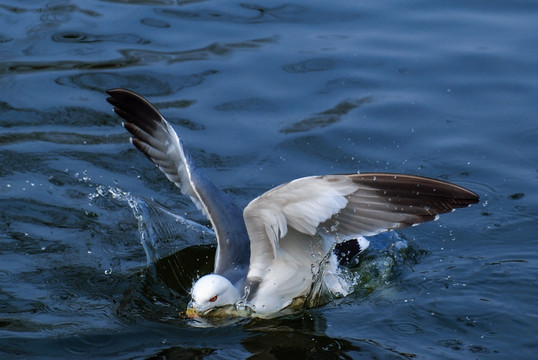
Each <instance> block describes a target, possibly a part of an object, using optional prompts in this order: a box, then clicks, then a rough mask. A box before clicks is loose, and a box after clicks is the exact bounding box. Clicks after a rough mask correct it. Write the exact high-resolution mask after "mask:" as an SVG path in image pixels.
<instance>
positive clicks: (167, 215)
mask: <svg viewBox="0 0 538 360" xmlns="http://www.w3.org/2000/svg"><path fill="white" fill-rule="evenodd" d="M99 197H103V198H107V199H112V200H114V201H119V202H123V203H127V204H128V205H129V207H130V208H131V210H132V212H133V215H134V217H135V218H136V219H137V221H138V231H139V233H140V242H141V244H142V246H143V247H144V250H145V252H146V257H147V262H148V264H150V263H155V262H156V261H158V260H160V259H163V258H165V257H167V256H170V255H172V254H174V253H176V252H178V251H180V250H182V249H184V248H186V247H189V246H193V245H209V244H213V243H215V234H214V232H213V231H211V230H210V229H208V228H206V227H205V226H203V225H200V224H198V223H196V222H194V221H191V220H188V219H185V218H184V217H182V216H179V215H176V214H174V213H172V212H170V211H168V210H167V209H165V208H164V207H163V206H161V205H159V204H158V203H156V202H154V201H152V200H148V199H144V198H140V197H136V196H134V195H131V194H130V193H129V192H125V191H123V190H122V189H120V188H119V187H117V186H116V187H105V186H102V185H100V186H98V187H97V188H96V191H95V193H92V194H90V195H89V199H90V201H91V202H93V201H95V200H96V199H97V198H99Z"/></svg>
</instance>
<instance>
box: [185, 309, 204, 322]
mask: <svg viewBox="0 0 538 360" xmlns="http://www.w3.org/2000/svg"><path fill="white" fill-rule="evenodd" d="M185 315H187V317H188V318H190V319H192V318H199V317H201V316H202V314H200V313H199V312H198V311H197V310H196V309H195V308H193V307H190V308H187V310H186V311H185Z"/></svg>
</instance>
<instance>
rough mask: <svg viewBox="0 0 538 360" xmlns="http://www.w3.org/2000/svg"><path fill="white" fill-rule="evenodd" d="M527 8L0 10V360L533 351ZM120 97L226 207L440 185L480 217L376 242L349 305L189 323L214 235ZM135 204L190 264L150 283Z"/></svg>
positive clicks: (179, 264)
mask: <svg viewBox="0 0 538 360" xmlns="http://www.w3.org/2000/svg"><path fill="white" fill-rule="evenodd" d="M537 15H538V5H537V4H536V3H535V2H533V1H510V2H504V1H476V2H466V1H452V2H440V1H433V2H432V1H414V2H399V1H390V0H386V1H378V2H375V3H373V2H366V1H344V0H336V1H330V2H329V1H326V2H281V1H277V2H274V1H272V2H267V1H266V2H263V1H261V2H260V1H258V2H251V3H247V2H236V1H227V2H216V1H186V2H183V1H167V0H162V1H80V0H79V1H76V0H61V1H60V0H59V1H49V2H45V1H38V0H35V1H25V2H19V1H6V0H2V1H0V23H1V24H2V26H1V27H0V220H1V221H0V354H1V355H2V357H3V358H4V357H5V358H29V357H38V358H86V357H88V356H89V355H91V356H93V357H97V358H99V357H101V358H118V359H123V358H125V359H131V358H137V359H138V358H140V359H143V358H159V357H168V358H207V359H213V358H248V357H252V358H266V357H270V356H272V357H273V358H287V357H289V356H290V354H293V355H295V356H298V357H305V358H321V357H327V358H360V357H365V358H371V357H377V358H391V359H401V358H403V359H414V358H508V357H516V358H533V356H535V353H536V351H537V350H538V349H537V348H538V346H537V340H538V338H537V337H536V335H535V334H536V333H537V331H538V328H537V325H536V324H537V323H538V321H537V320H538V312H537V310H536V305H535V303H536V299H537V298H538V280H537V279H538V256H537V253H536V246H537V243H538V242H537V236H536V230H537V226H536V224H537V220H538V206H537V204H538V201H537V200H538V199H537V197H538V195H537V192H536V185H537V179H538V167H537V164H538V155H537V154H538V151H537V146H536V139H537V138H538V121H537V114H538V105H537V104H538V102H537V101H536V99H538V70H537V69H538V42H537V41H536V35H535V34H536V33H537V32H538V25H537V23H536V17H537ZM114 87H124V88H128V89H131V90H134V91H136V92H139V93H141V94H142V95H144V96H146V97H147V98H148V99H150V100H151V101H152V102H153V103H154V104H156V105H157V106H158V107H159V109H161V111H162V113H163V114H164V115H165V116H166V117H167V119H168V120H169V121H170V122H171V123H172V124H173V125H174V127H175V128H176V130H177V132H178V133H179V134H180V136H182V137H183V139H184V141H185V143H186V145H187V146H188V148H189V149H190V150H191V152H192V154H193V156H194V158H195V160H196V162H197V163H198V164H199V166H200V167H202V168H203V169H204V171H205V172H206V174H207V175H208V176H209V177H211V178H212V179H213V180H214V181H215V183H216V184H217V185H219V186H221V187H222V188H224V189H225V191H226V192H227V193H229V194H230V196H232V197H233V198H234V199H235V200H236V201H237V203H238V204H239V205H241V206H245V205H246V204H247V203H248V202H249V201H250V200H251V199H252V198H254V197H256V196H258V195H259V194H261V193H263V192H265V191H267V190H268V189H270V188H272V187H273V186H276V185H279V184H281V183H283V182H286V181H289V180H292V179H294V178H297V177H301V176H308V175H314V174H326V173H350V172H356V171H363V172H367V171H390V172H402V173H411V174H417V175H424V176H430V177H435V178H439V179H443V180H447V181H451V182H455V183H457V184H460V185H462V186H465V187H468V188H470V189H472V190H473V191H475V192H476V193H478V194H479V195H480V197H481V203H480V204H478V205H476V206H473V207H471V208H468V209H461V210H458V211H456V212H455V213H452V214H447V215H445V216H442V217H441V219H440V220H439V221H437V222H433V223H428V224H423V225H421V226H419V227H414V228H411V229H406V230H402V231H400V232H398V233H395V234H392V235H390V234H389V235H387V236H386V237H382V238H380V239H377V240H378V242H377V245H375V243H374V242H373V243H372V249H370V251H369V252H368V253H367V254H365V257H364V259H363V263H362V264H361V265H359V266H358V267H357V268H355V269H354V270H353V271H354V274H355V276H356V277H357V278H358V283H357V288H356V290H355V292H354V293H353V294H351V295H349V296H348V297H345V298H342V299H337V300H335V301H333V302H331V303H330V304H328V305H325V306H322V307H319V308H315V309H310V310H308V311H305V312H302V313H300V314H298V315H295V316H289V317H284V318H279V319H273V320H264V321H260V320H245V321H241V322H239V323H235V324H231V325H227V326H221V327H214V328H199V327H193V326H192V323H190V322H189V321H187V320H186V319H184V318H183V317H181V316H179V312H180V311H182V310H184V308H185V305H186V304H185V301H187V300H188V296H187V293H188V289H189V286H190V283H189V282H190V281H191V280H192V279H193V278H195V277H196V276H198V275H199V274H201V273H204V272H207V271H210V270H211V262H212V256H213V253H214V247H213V246H212V245H211V243H212V237H211V232H210V230H205V229H204V228H202V227H198V226H197V225H195V223H197V224H201V225H203V226H205V227H207V226H209V223H208V221H207V220H206V219H205V218H204V217H203V215H201V214H200V213H199V212H198V211H197V210H196V208H195V207H194V205H192V204H191V203H190V201H189V200H188V199H187V198H185V197H183V196H181V195H179V193H178V191H177V189H176V188H175V187H174V185H172V184H170V183H169V182H168V181H167V180H166V179H165V177H164V176H162V175H161V174H160V173H159V172H158V171H157V170H156V169H155V168H154V167H153V165H152V164H151V163H150V162H149V161H147V159H146V158H145V157H144V156H143V155H142V154H140V153H139V152H138V151H137V150H136V149H134V148H133V147H132V146H131V145H130V144H129V142H128V136H127V134H126V133H125V131H124V130H123V128H122V127H121V126H120V121H119V119H118V118H117V117H115V116H114V114H112V112H111V109H110V106H109V105H108V104H107V103H106V102H105V100H104V99H105V97H106V95H105V90H106V89H108V88H114ZM129 200H133V201H141V202H142V203H144V202H145V203H148V204H157V205H155V206H156V207H157V208H159V209H160V207H159V206H162V207H164V208H165V209H167V211H170V212H172V213H174V214H177V215H179V216H180V217H181V218H182V219H188V220H189V221H193V222H194V223H191V222H185V223H182V222H181V221H180V220H177V219H180V218H175V217H173V216H171V215H170V217H168V215H166V216H165V215H163V217H162V219H164V220H163V222H165V223H166V222H167V221H168V220H169V221H170V222H168V224H170V223H172V224H175V225H174V226H169V227H168V228H166V229H168V231H170V232H171V234H172V235H175V239H177V242H171V243H167V244H166V246H164V250H163V251H166V254H168V253H174V252H175V250H177V249H185V248H186V249H185V250H182V251H181V252H179V253H177V254H176V255H175V256H169V257H166V256H163V258H162V259H161V261H159V262H157V265H156V266H147V260H146V254H145V252H144V248H143V246H142V244H141V238H143V236H144V234H145V233H144V229H146V230H147V226H150V227H151V226H154V225H155V224H156V222H157V225H155V226H157V228H158V225H159V224H158V219H159V216H156V217H152V215H151V214H152V213H142V214H140V213H136V212H133V208H132V205H133V204H132V202H131V203H130V202H129ZM137 214H138V218H137V217H136V216H135V215H137ZM162 214H165V213H164V212H163V213H162ZM166 214H168V213H166ZM174 219H176V220H177V222H176V220H174ZM144 226H146V228H144ZM160 229H161V230H159V231H166V230H162V228H160ZM191 230H192V231H191ZM206 231H207V232H206ZM399 241H404V242H405V244H406V245H407V247H406V249H408V250H407V251H405V252H403V253H401V252H399V249H398V248H395V247H394V244H396V243H398V242H399ZM178 279H183V280H182V281H179V280H178Z"/></svg>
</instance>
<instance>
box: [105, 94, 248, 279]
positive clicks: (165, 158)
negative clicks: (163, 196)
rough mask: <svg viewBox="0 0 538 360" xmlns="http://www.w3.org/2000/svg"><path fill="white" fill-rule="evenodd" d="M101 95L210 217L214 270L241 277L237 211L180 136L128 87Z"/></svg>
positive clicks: (242, 246) (243, 254) (242, 243)
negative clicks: (214, 244) (215, 243)
mask: <svg viewBox="0 0 538 360" xmlns="http://www.w3.org/2000/svg"><path fill="white" fill-rule="evenodd" d="M107 93H108V94H109V95H110V97H109V98H107V101H108V102H109V103H111V104H112V105H113V106H114V112H115V113H116V114H118V115H119V116H121V117H122V118H123V119H124V120H125V122H124V123H123V127H124V128H125V129H127V131H129V132H130V133H131V135H132V137H131V142H132V143H133V145H134V146H135V147H136V148H137V149H138V150H140V151H141V152H142V153H144V154H145V155H146V156H147V157H148V158H149V159H150V160H151V161H152V162H153V163H154V164H155V165H157V167H158V168H159V169H160V170H161V171H162V172H163V173H164V174H165V175H166V177H167V178H168V179H169V180H170V181H172V182H173V183H174V184H176V185H177V186H178V187H179V188H180V189H181V192H182V193H183V194H185V195H188V196H189V197H190V198H191V199H192V201H193V202H194V203H195V204H196V206H197V207H198V208H199V209H200V210H202V211H203V213H204V214H205V215H206V216H207V217H208V219H209V220H210V221H211V224H212V225H213V228H214V230H215V233H216V236H217V241H218V250H217V256H216V260H215V273H217V274H221V275H226V276H228V277H229V278H230V280H231V281H234V280H236V278H239V277H242V276H244V275H245V273H246V269H247V268H248V262H249V256H250V250H249V249H250V242H249V240H248V234H247V231H246V228H245V224H244V221H243V217H242V213H241V210H240V209H239V208H238V207H237V206H236V205H235V204H233V203H232V202H231V200H230V199H229V198H228V197H227V196H226V195H225V194H224V193H223V192H222V190H220V189H219V188H217V187H216V186H215V185H214V184H213V183H212V182H211V181H210V180H209V179H208V178H207V177H205V176H204V175H203V174H202V173H201V172H200V171H199V170H198V169H197V168H196V167H195V166H194V163H193V160H192V158H191V157H190V156H189V154H188V152H187V151H186V149H185V147H184V146H183V142H182V141H181V139H179V137H178V136H177V134H176V132H175V131H174V129H173V128H172V127H171V126H170V124H169V123H168V122H167V121H166V120H165V119H164V117H163V116H162V115H161V114H160V113H159V111H157V109H155V107H153V105H151V104H150V103H149V102H148V101H147V100H146V99H144V98H143V97H141V96H140V95H138V94H135V93H134V92H132V91H129V90H125V89H112V90H108V91H107Z"/></svg>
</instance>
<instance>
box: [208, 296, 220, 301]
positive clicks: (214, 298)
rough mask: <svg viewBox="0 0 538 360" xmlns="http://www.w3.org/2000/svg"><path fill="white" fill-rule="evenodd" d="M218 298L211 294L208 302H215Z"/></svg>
mask: <svg viewBox="0 0 538 360" xmlns="http://www.w3.org/2000/svg"><path fill="white" fill-rule="evenodd" d="M218 298H219V296H218V295H215V296H213V297H212V298H211V299H209V302H215V301H217V299H218Z"/></svg>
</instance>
